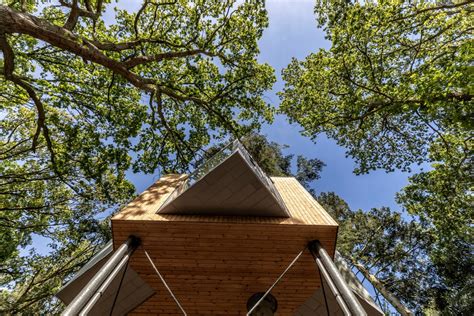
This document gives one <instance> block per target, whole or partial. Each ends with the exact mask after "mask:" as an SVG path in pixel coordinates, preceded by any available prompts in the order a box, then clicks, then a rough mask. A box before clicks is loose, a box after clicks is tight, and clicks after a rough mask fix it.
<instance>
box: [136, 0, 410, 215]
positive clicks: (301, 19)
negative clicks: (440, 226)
mask: <svg viewBox="0 0 474 316" xmlns="http://www.w3.org/2000/svg"><path fill="white" fill-rule="evenodd" d="M313 6H314V0H291V1H290V0H272V1H267V10H268V15H269V21H270V25H269V27H268V29H266V30H265V32H264V34H263V37H262V39H261V40H260V51H261V54H260V57H259V61H260V62H266V63H268V64H270V65H271V66H273V68H275V72H276V75H277V78H278V81H277V82H276V84H275V86H274V88H273V90H272V91H270V92H268V93H266V99H267V101H268V102H269V103H271V104H272V105H273V106H275V107H278V104H279V98H278V97H277V95H276V92H277V91H280V90H281V89H282V88H283V86H284V82H283V81H282V80H281V75H280V74H281V70H282V69H283V68H285V67H286V66H287V65H288V64H289V62H290V61H291V58H293V57H295V58H297V59H303V58H304V57H305V56H307V55H308V54H310V53H312V52H316V51H318V50H319V49H320V48H329V47H330V42H328V41H327V40H325V39H324V32H323V31H322V30H321V29H318V28H317V25H316V18H315V15H314V12H313ZM301 129H302V128H301V127H300V126H298V125H290V124H289V123H288V121H287V120H286V118H285V117H284V116H278V117H276V118H275V121H274V123H273V124H271V125H266V126H264V127H263V129H262V133H263V134H265V135H267V137H268V138H269V139H270V140H272V141H275V142H277V143H281V144H286V145H289V146H290V147H289V148H288V149H287V150H286V152H287V153H291V154H295V155H299V154H302V155H305V156H307V157H310V158H313V157H317V158H319V159H321V160H323V161H324V162H325V163H326V167H325V168H324V169H323V172H322V174H321V179H320V180H318V181H317V182H316V183H315V185H314V187H315V189H316V191H317V192H325V191H334V192H336V193H337V194H339V195H340V196H341V197H342V198H343V199H345V200H346V201H347V202H348V203H349V205H350V206H351V208H353V209H359V208H361V209H365V210H367V209H370V208H372V207H380V206H390V207H392V208H393V209H394V210H398V206H397V205H396V203H395V200H394V197H395V193H396V192H398V191H399V190H400V189H401V188H402V187H404V186H405V185H406V184H407V178H408V176H409V175H408V174H407V173H402V172H392V173H386V172H385V171H382V170H379V171H375V172H371V173H370V174H367V175H362V176H356V175H354V174H353V172H352V171H353V169H354V162H353V160H351V159H350V158H346V157H345V150H344V148H341V147H339V146H338V145H337V144H335V142H334V141H332V140H328V139H327V138H325V137H324V136H322V137H319V139H318V141H317V143H316V144H315V143H313V142H312V141H311V140H310V139H309V138H306V137H303V136H301V135H300V131H301ZM129 179H130V180H131V181H132V182H133V183H134V184H135V186H136V188H137V192H141V191H143V190H144V189H146V188H147V187H148V186H149V185H151V184H152V183H153V182H154V181H156V180H157V177H156V176H153V175H141V174H129Z"/></svg>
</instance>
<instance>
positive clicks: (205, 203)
mask: <svg viewBox="0 0 474 316" xmlns="http://www.w3.org/2000/svg"><path fill="white" fill-rule="evenodd" d="M158 213H160V214H195V215H236V216H274V217H289V213H288V211H287V209H286V206H285V204H284V202H283V200H282V198H281V197H280V194H279V193H278V191H277V190H276V188H275V186H274V184H273V182H272V180H271V179H270V178H269V177H268V176H267V175H266V174H265V173H264V172H263V171H262V170H261V169H260V167H259V166H258V165H257V164H256V163H255V161H254V160H253V159H252V157H251V156H250V155H249V153H248V152H247V150H246V149H245V148H244V147H243V146H242V144H241V143H240V142H238V141H234V142H232V143H230V144H229V145H228V146H226V147H224V149H222V150H221V151H220V152H219V153H217V154H216V155H215V156H213V157H212V158H211V159H209V160H208V161H206V162H205V163H204V164H203V165H202V166H201V167H200V168H198V169H197V170H196V171H195V172H194V173H193V174H191V175H190V176H189V178H188V180H187V181H185V182H184V183H183V184H182V185H181V186H179V187H178V188H176V190H175V191H174V192H173V193H172V194H171V195H170V196H169V197H168V199H167V200H166V202H165V203H164V204H163V206H162V207H161V208H160V209H159V210H158Z"/></svg>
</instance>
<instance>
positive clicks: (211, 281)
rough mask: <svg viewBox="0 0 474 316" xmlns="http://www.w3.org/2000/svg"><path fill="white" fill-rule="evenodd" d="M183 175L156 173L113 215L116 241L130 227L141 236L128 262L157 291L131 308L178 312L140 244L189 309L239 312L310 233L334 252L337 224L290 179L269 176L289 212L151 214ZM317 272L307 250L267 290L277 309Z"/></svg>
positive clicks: (288, 306)
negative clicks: (157, 175)
mask: <svg viewBox="0 0 474 316" xmlns="http://www.w3.org/2000/svg"><path fill="white" fill-rule="evenodd" d="M184 178H185V177H183V176H179V175H170V176H168V177H164V178H162V179H160V181H158V182H157V183H155V184H154V185H153V186H152V187H150V188H149V189H148V190H147V191H145V192H144V193H143V194H142V195H140V196H139V197H138V198H137V199H136V200H134V201H133V202H132V203H130V205H128V206H127V207H125V208H124V209H123V210H122V211H121V212H120V213H119V214H117V215H116V216H114V217H113V219H112V232H113V239H114V246H115V247H117V246H118V245H120V244H121V243H122V242H123V241H124V240H126V239H127V238H128V236H129V235H131V234H133V235H136V236H138V237H140V238H141V239H142V247H141V248H139V249H138V250H137V251H136V252H135V253H134V255H133V257H132V260H131V262H130V265H131V267H132V268H133V269H134V270H135V271H136V272H137V273H138V274H139V275H140V277H142V278H143V280H145V282H146V283H147V284H149V285H150V286H151V287H153V289H154V290H155V291H156V294H155V295H153V296H152V297H150V298H149V299H148V300H147V301H146V302H144V303H143V304H142V305H141V306H139V307H138V308H136V309H135V310H134V311H133V312H132V313H131V314H132V315H143V314H147V315H150V314H154V315H180V311H179V310H178V309H177V308H176V305H175V303H174V301H173V300H172V299H171V297H170V296H169V293H168V292H167V291H166V289H165V288H164V286H163V285H162V284H161V282H160V280H159V279H158V277H157V276H156V274H155V272H154V270H153V269H152V267H151V265H150V263H149V262H148V260H147V258H146V257H145V255H144V252H143V249H146V250H147V252H148V253H149V255H150V256H151V257H152V260H153V262H154V263H155V264H156V266H157V267H158V269H159V270H160V272H161V273H162V274H163V276H164V277H165V279H166V280H167V282H168V283H169V285H170V286H171V288H172V289H173V291H174V293H175V294H176V295H177V297H178V298H179V300H180V302H181V304H183V306H184V308H185V310H186V311H187V312H188V314H189V315H244V314H245V313H246V302H247V299H248V298H249V297H250V296H251V295H252V294H254V293H256V292H261V291H265V290H266V289H267V288H268V287H269V286H270V285H271V284H272V283H273V282H274V281H275V280H276V279H277V278H278V276H279V275H280V273H281V272H282V271H283V270H284V269H285V268H286V267H287V266H288V264H289V263H290V262H291V261H292V260H293V258H294V257H295V256H296V255H297V254H298V253H299V251H301V250H302V249H303V248H304V247H305V246H306V245H307V243H308V242H309V241H311V240H315V239H318V240H320V241H321V243H322V244H323V246H324V247H325V248H326V250H327V251H328V253H329V254H330V255H333V254H334V250H335V242H336V236H337V224H336V223H335V222H334V221H333V220H332V219H331V218H330V216H329V215H328V214H327V213H326V212H325V211H324V209H323V208H322V207H321V206H320V205H319V204H318V203H317V202H316V201H314V199H313V198H312V197H311V196H310V195H309V193H307V192H306V190H304V188H303V187H302V186H301V185H300V184H299V183H298V182H297V181H296V180H295V179H293V178H272V180H273V181H274V183H275V187H276V188H277V190H278V191H279V192H280V195H281V196H282V198H283V200H284V202H285V204H286V206H287V208H288V210H289V212H290V213H291V216H292V217H291V218H272V217H252V216H200V215H192V216H189V215H159V214H156V210H158V208H159V207H160V205H161V204H162V203H163V202H164V201H165V200H166V197H167V196H168V195H169V194H171V193H172V192H173V190H174V188H175V187H176V186H178V185H179V183H180V182H181V181H183V179H184ZM249 203H250V202H249ZM318 276H319V274H318V272H317V267H316V265H315V264H314V262H313V258H312V257H311V255H310V254H309V252H306V253H305V254H304V255H303V256H302V257H301V258H300V260H299V261H298V262H297V263H296V264H295V266H294V267H293V268H292V269H291V270H290V271H289V272H288V274H287V275H286V276H285V277H284V278H283V279H282V281H281V283H280V284H278V285H277V286H276V287H275V289H274V291H273V292H272V294H273V295H274V296H275V297H277V299H278V305H279V307H278V315H292V314H293V313H294V312H295V311H296V310H297V309H298V307H299V306H300V305H302V304H303V303H304V302H305V301H306V300H307V299H308V298H309V297H310V296H311V295H312V294H313V293H314V291H315V290H316V289H318V288H319V287H320V286H321V285H320V280H319V277H318Z"/></svg>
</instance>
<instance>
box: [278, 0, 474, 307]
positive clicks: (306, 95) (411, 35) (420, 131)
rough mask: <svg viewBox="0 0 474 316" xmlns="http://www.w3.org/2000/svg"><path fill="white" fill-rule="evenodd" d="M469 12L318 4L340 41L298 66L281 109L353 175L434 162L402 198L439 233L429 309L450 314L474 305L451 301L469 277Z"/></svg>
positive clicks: (427, 4) (332, 0)
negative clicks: (340, 157)
mask: <svg viewBox="0 0 474 316" xmlns="http://www.w3.org/2000/svg"><path fill="white" fill-rule="evenodd" d="M473 10H474V7H473V3H472V1H462V0H460V1H448V2H438V1H415V2H406V1H353V2H348V1H340V0H318V1H316V7H315V13H316V15H317V21H318V24H319V26H320V27H324V29H325V31H326V34H327V38H328V39H329V40H330V41H331V43H332V46H331V48H330V49H329V50H320V51H319V52H316V53H313V54H310V55H309V56H308V57H307V58H306V59H305V60H303V61H298V60H296V59H294V60H293V61H292V62H291V63H290V65H289V66H288V67H287V68H286V69H285V70H284V71H283V78H284V80H285V81H286V86H285V89H284V90H283V91H282V92H281V94H280V96H281V98H282V105H281V111H282V112H283V113H285V114H286V115H288V116H289V118H290V120H291V121H295V122H298V123H300V124H301V125H302V126H303V128H304V134H305V135H309V136H311V137H312V138H314V139H316V138H317V136H318V135H319V134H320V133H325V134H326V135H327V136H329V137H330V138H333V139H334V140H336V142H337V143H338V144H339V145H341V146H343V147H345V148H346V149H347V155H348V156H350V157H352V158H353V159H354V160H355V161H356V163H357V168H356V169H355V172H356V173H357V174H360V173H366V172H369V171H370V170H374V169H379V168H382V169H385V170H387V171H393V170H395V169H401V170H404V171H410V167H411V166H412V165H413V164H421V163H431V170H428V171H423V172H420V173H418V174H414V175H412V176H411V177H410V179H409V181H410V183H409V184H408V186H406V187H405V188H404V189H403V190H402V191H401V192H400V193H399V194H398V197H397V198H398V202H399V203H400V204H401V205H402V206H403V207H404V209H405V210H406V211H407V212H408V213H409V214H412V215H414V216H415V218H416V219H419V224H420V225H423V227H426V229H427V230H428V231H429V232H430V234H431V236H433V239H432V245H431V249H430V251H428V252H427V253H428V255H429V257H430V261H431V262H432V264H433V269H436V271H437V272H436V273H437V275H438V277H439V287H438V289H437V290H436V293H437V294H436V295H435V294H433V295H431V294H430V295H431V297H432V298H435V297H437V299H436V302H432V304H435V305H436V306H435V307H434V308H435V309H437V310H438V311H441V312H443V313H451V314H459V313H461V314H462V313H464V312H465V311H467V310H472V305H470V306H469V305H463V306H462V307H459V306H460V305H459V304H460V303H459V302H466V304H468V303H469V300H463V299H459V301H456V299H454V298H455V297H458V296H459V295H461V296H462V295H465V294H462V293H466V291H467V289H472V276H473V271H472V260H473V249H472V246H471V245H472V242H473V240H472V233H473V231H472V219H473V215H474V214H473V208H472V203H473V199H472V192H473V183H474V181H473V180H474V178H473V174H474V172H473V167H472V166H473V164H472V162H473V144H472V137H473V133H472V130H473V120H472V117H473V114H474V113H473V109H474V106H473V101H472V96H473V85H472V82H473V76H472V74H473V71H472V70H473V68H472V60H473V57H474V53H473V52H474V50H473V47H472V43H473V41H472V11H473ZM453 245H455V246H454V247H457V249H456V251H452V248H453ZM461 275H464V276H465V277H464V278H462V277H460V276H461ZM466 276H467V277H466ZM461 296H459V297H461ZM420 302H421V303H420V304H422V306H423V304H425V303H423V302H422V301H420ZM471 303H472V302H471ZM471 303H469V304H471ZM455 306H457V307H455ZM426 307H427V306H426ZM432 307H433V306H432ZM460 310H463V311H464V312H459V311H460ZM456 311H457V312H456Z"/></svg>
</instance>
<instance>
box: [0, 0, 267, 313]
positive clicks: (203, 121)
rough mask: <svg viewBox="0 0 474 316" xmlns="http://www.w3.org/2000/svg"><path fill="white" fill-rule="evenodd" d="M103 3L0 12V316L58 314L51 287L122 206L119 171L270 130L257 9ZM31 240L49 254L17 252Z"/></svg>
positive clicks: (124, 193) (170, 164) (183, 163)
mask: <svg viewBox="0 0 474 316" xmlns="http://www.w3.org/2000/svg"><path fill="white" fill-rule="evenodd" d="M110 2H111V1H95V0H80V1H59V3H58V5H53V4H51V3H50V2H49V1H14V0H12V1H7V2H6V5H5V4H3V3H2V4H0V50H1V51H2V55H1V59H0V111H1V112H0V113H1V114H0V115H1V117H2V121H1V123H0V135H1V136H0V159H1V164H0V186H1V189H0V193H1V194H0V286H2V288H3V289H4V290H3V293H2V296H3V298H4V299H2V303H0V310H1V313H15V312H18V311H19V310H20V309H21V310H22V312H25V313H31V314H35V313H37V312H38V311H42V312H43V313H44V312H48V311H51V312H52V311H55V310H56V308H58V306H56V305H54V304H53V305H51V304H49V303H47V302H48V300H50V297H51V296H52V294H53V293H55V292H56V291H57V290H58V288H59V286H60V284H61V280H63V279H64V278H65V277H66V276H68V275H69V274H70V273H72V272H74V271H75V270H77V268H78V267H79V266H80V265H81V264H83V263H84V262H85V261H86V260H87V258H88V257H90V255H91V254H92V253H93V252H94V249H95V247H96V245H98V244H100V243H101V242H103V241H104V240H106V239H107V236H104V234H105V235H106V233H105V232H106V231H107V229H104V225H106V219H105V220H104V217H105V216H106V215H107V214H108V213H110V211H111V210H112V209H114V208H117V207H118V205H120V204H122V203H124V202H126V201H127V200H128V199H130V198H131V197H132V196H133V194H134V188H133V185H132V184H131V183H130V182H128V181H127V179H126V176H125V175H126V172H127V171H129V170H132V171H135V172H145V173H160V172H169V171H176V172H180V171H184V170H186V169H187V168H188V165H189V163H190V162H191V161H192V160H193V159H194V158H195V157H196V152H197V151H198V150H200V148H202V147H203V146H206V145H207V144H209V142H210V141H211V140H212V139H220V138H221V137H225V136H228V135H229V134H231V135H233V136H235V137H238V136H239V135H242V134H244V133H247V131H248V130H251V129H255V128H258V126H259V125H260V124H261V123H262V122H263V121H270V120H271V118H272V115H273V110H272V108H271V107H270V106H269V105H268V104H266V103H265V102H264V101H263V99H262V97H261V96H262V93H263V91H265V90H267V89H269V88H271V86H272V84H273V82H274V80H275V78H274V74H273V69H272V68H271V67H270V66H269V65H266V64H259V63H258V62H257V59H256V58H257V55H258V53H259V50H258V46H257V41H258V39H259V38H260V36H261V35H262V32H263V29H264V28H265V27H266V26H267V24H268V20H267V16H266V11H265V8H264V5H263V3H261V2H260V1H252V0H249V1H244V2H240V3H238V4H237V3H235V1H205V2H204V1H194V2H191V1H169V2H158V1H149V0H146V1H144V2H143V4H142V6H141V8H140V9H139V10H138V11H137V12H128V11H127V10H123V9H120V8H115V10H114V6H115V5H114V4H111V3H110ZM114 11H115V17H114V18H112V17H111V15H110V14H109V13H113V12H114ZM104 13H107V14H104ZM105 16H107V18H105ZM33 236H37V237H36V238H40V237H41V238H42V239H41V240H47V241H48V242H49V244H50V246H51V249H48V250H47V251H49V253H46V254H45V253H44V251H43V252H42V253H40V252H38V251H36V250H35V249H32V250H31V253H29V254H28V255H25V254H24V253H23V254H22V253H21V252H20V249H22V248H25V247H29V245H30V244H31V242H32V238H33ZM43 238H45V239H43ZM45 248H46V247H45ZM81 249H84V253H82V252H80V250H81ZM66 258H70V260H71V261H70V262H66ZM63 263H64V265H65V268H61V265H62V264H63Z"/></svg>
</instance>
